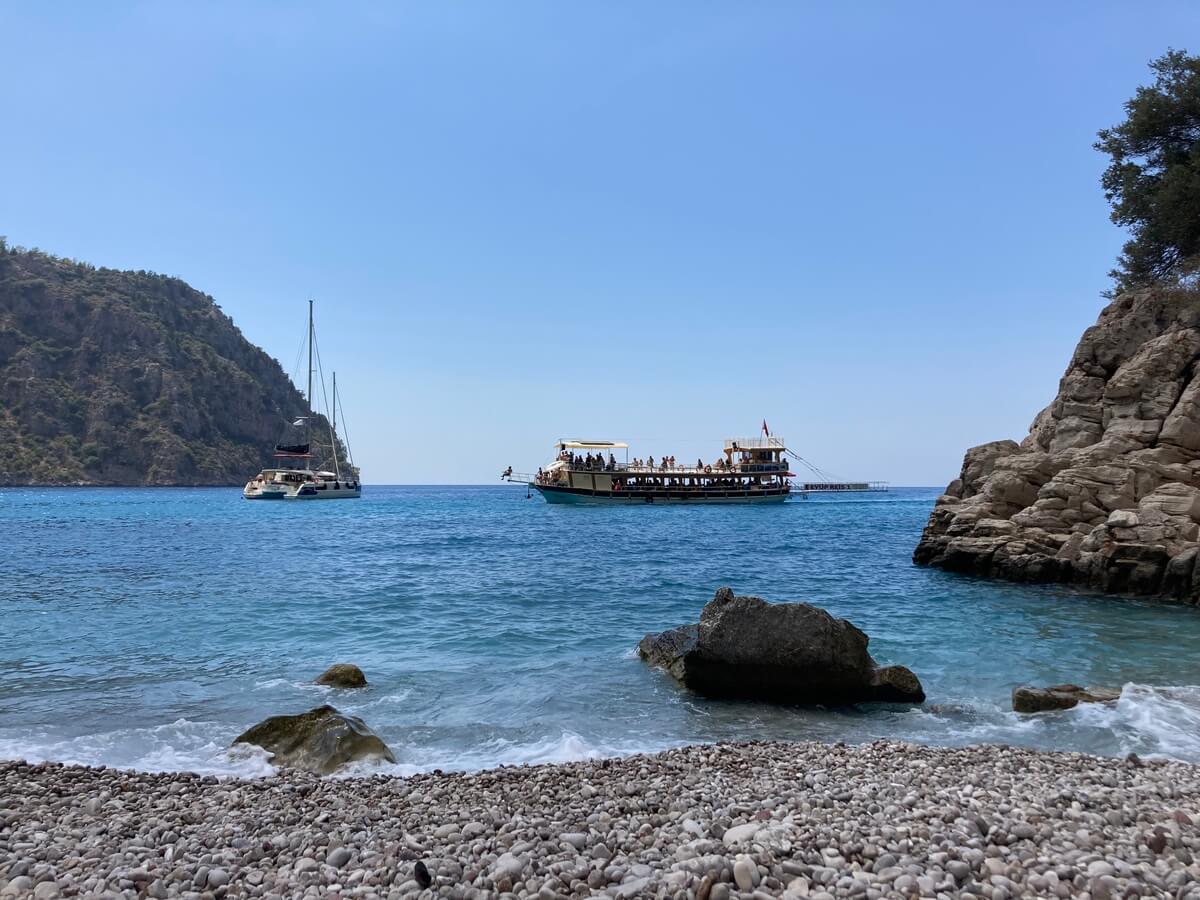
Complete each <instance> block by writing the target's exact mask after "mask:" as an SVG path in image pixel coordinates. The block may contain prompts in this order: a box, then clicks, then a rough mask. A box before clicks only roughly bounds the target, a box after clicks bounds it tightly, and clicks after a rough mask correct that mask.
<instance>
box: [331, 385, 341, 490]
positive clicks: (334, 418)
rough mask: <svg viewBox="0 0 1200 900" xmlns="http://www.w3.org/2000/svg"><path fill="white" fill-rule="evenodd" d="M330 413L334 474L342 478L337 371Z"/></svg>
mask: <svg viewBox="0 0 1200 900" xmlns="http://www.w3.org/2000/svg"><path fill="white" fill-rule="evenodd" d="M329 413H330V415H329V445H330V447H331V448H332V449H333V474H334V475H336V476H337V478H338V479H339V480H340V479H341V477H342V467H341V463H339V462H338V445H337V372H334V373H333V402H332V404H331V408H330V411H329Z"/></svg>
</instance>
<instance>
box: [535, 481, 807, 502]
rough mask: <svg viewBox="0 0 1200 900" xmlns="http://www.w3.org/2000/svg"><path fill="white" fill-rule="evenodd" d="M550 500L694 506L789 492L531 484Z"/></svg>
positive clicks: (777, 498) (779, 497) (777, 497)
mask: <svg viewBox="0 0 1200 900" xmlns="http://www.w3.org/2000/svg"><path fill="white" fill-rule="evenodd" d="M530 487H532V488H534V489H535V490H536V491H537V492H538V493H539V494H541V495H542V497H544V498H545V500H546V502H547V503H570V504H577V505H579V504H588V505H594V504H610V505H611V504H625V505H629V504H640V505H642V506H646V505H669V506H692V505H701V504H711V503H782V502H783V501H784V500H786V499H787V498H788V496H789V493H788V492H786V491H738V490H733V489H728V490H724V491H721V490H715V491H705V492H703V493H700V492H697V493H688V492H683V491H617V492H612V491H605V492H600V491H591V490H588V489H587V488H567V487H557V486H553V485H544V484H532V485H530Z"/></svg>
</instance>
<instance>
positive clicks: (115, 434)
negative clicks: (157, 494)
mask: <svg viewBox="0 0 1200 900" xmlns="http://www.w3.org/2000/svg"><path fill="white" fill-rule="evenodd" d="M306 412H307V404H306V403H305V401H304V397H303V395H302V394H301V393H300V391H299V390H298V389H297V388H296V386H295V385H294V384H293V383H292V381H291V380H290V379H289V378H288V377H287V375H286V374H285V373H284V371H283V368H282V366H280V364H279V362H278V361H277V360H275V359H274V358H273V357H271V356H270V355H269V354H267V353H266V352H265V351H264V350H262V349H261V348H259V347H257V346H255V345H254V344H253V343H251V342H250V341H249V340H247V338H246V337H245V336H244V335H243V334H242V332H241V330H240V329H239V328H238V327H237V326H236V325H235V324H234V323H233V320H232V319H231V318H230V317H229V316H228V315H226V314H225V313H224V312H223V311H222V310H221V309H220V307H219V306H218V305H217V303H216V301H215V300H214V299H213V298H212V297H211V296H209V295H208V294H205V293H203V292H201V291H198V290H196V289H195V288H193V287H192V286H191V285H189V284H187V283H186V282H184V281H183V280H182V279H179V278H175V277H172V276H166V275H159V274H157V273H154V272H148V271H144V270H143V271H128V270H119V269H109V268H103V267H96V266H93V265H91V264H89V263H86V262H79V261H76V260H71V259H66V258H63V257H58V256H53V255H51V254H48V253H44V252H42V251H40V250H26V249H23V248H17V247H10V246H9V245H8V244H7V243H6V242H5V241H3V240H2V239H0V446H3V447H4V448H6V449H5V452H4V453H3V454H0V485H7V486H17V485H30V486H53V485H108V486H170V485H179V486H183V485H191V486H204V485H240V484H242V483H244V482H245V481H246V480H247V479H248V478H249V477H252V476H253V475H254V474H256V473H257V472H258V470H259V469H260V468H262V467H263V466H265V465H268V464H269V463H270V460H271V452H272V448H273V446H274V443H275V440H276V438H277V437H278V431H279V428H280V427H281V426H282V425H283V423H284V422H286V421H288V420H289V419H291V418H294V417H296V416H301V415H305V414H306ZM317 426H318V427H321V428H324V427H327V426H326V424H325V420H324V419H323V418H322V417H318V421H317Z"/></svg>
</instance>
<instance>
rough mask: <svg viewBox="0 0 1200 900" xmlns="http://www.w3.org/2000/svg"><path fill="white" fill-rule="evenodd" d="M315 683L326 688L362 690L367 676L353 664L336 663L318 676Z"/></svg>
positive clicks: (365, 684)
mask: <svg viewBox="0 0 1200 900" xmlns="http://www.w3.org/2000/svg"><path fill="white" fill-rule="evenodd" d="M316 683H317V684H323V685H325V686H326V687H338V688H364V687H366V686H367V676H366V675H364V674H363V670H362V669H360V668H359V667H358V666H356V665H354V664H353V663H337V664H335V665H332V666H330V667H329V668H328V669H326V670H325V671H324V672H322V673H321V674H320V675H318V676H317V679H316Z"/></svg>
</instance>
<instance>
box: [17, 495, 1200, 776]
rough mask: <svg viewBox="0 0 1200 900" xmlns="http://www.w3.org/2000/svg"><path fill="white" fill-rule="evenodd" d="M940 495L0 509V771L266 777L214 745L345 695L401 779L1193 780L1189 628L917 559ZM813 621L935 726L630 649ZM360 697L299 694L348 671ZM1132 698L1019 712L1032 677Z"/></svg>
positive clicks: (193, 502) (105, 500) (1127, 604)
mask: <svg viewBox="0 0 1200 900" xmlns="http://www.w3.org/2000/svg"><path fill="white" fill-rule="evenodd" d="M935 495H936V491H933V490H927V489H899V490H895V491H893V492H892V493H890V494H887V495H882V496H877V497H875V496H862V497H860V498H850V497H842V498H825V499H814V500H810V501H807V502H798V501H794V500H793V501H789V502H788V503H786V504H783V505H780V506H775V507H771V506H755V507H748V506H747V507H740V506H709V507H703V506H701V507H691V508H672V507H667V506H652V507H644V506H632V507H627V508H612V509H609V508H603V507H572V506H551V505H547V504H546V503H544V502H543V501H542V500H541V499H539V498H537V497H536V495H535V498H534V499H526V497H525V491H524V489H523V488H518V487H511V486H503V487H392V488H387V487H370V488H367V489H366V490H365V492H364V498H363V499H362V500H361V501H348V502H343V503H249V502H246V501H244V500H242V499H241V495H240V492H239V491H238V490H236V489H233V490H226V489H221V490H215V489H200V490H189V489H169V490H164V489H157V490H154V489H151V490H128V489H120V490H118V489H113V490H107V489H74V490H72V489H63V490H40V489H39V490H35V489H19V490H3V491H0V561H2V562H3V582H2V583H3V589H2V590H0V622H2V623H3V628H2V631H3V634H4V640H3V641H2V642H0V758H27V759H51V760H61V761H73V762H84V763H104V764H109V765H117V766H127V767H135V768H139V769H150V770H163V769H191V770H196V771H202V772H216V773H235V772H237V773H246V774H249V773H255V772H265V771H268V770H269V767H268V766H267V765H266V764H265V763H264V762H263V761H262V759H261V757H260V756H254V755H249V756H248V755H243V754H240V753H239V754H235V755H232V756H231V755H230V754H228V753H227V752H226V749H225V748H226V747H227V746H228V744H229V743H230V741H231V739H232V738H233V737H235V736H236V735H237V734H238V733H239V732H240V731H242V730H243V729H244V728H246V727H248V726H249V725H251V724H253V723H254V722H257V721H258V720H260V719H262V718H264V717H266V716H268V715H274V714H278V713H287V712H298V711H301V710H304V709H307V708H310V707H312V706H316V705H318V704H320V703H324V702H331V703H333V704H334V705H336V706H337V707H339V708H340V709H342V710H343V711H347V712H351V713H354V714H356V715H360V716H362V717H363V718H364V719H366V721H367V722H368V724H370V725H371V726H372V727H373V728H375V729H376V730H377V731H378V732H379V733H380V734H381V735H382V736H383V737H384V739H385V740H386V741H387V742H388V743H389V744H390V745H391V746H392V748H393V749H394V750H395V751H396V755H397V757H398V758H399V760H400V762H399V765H398V766H397V767H396V771H398V772H404V773H407V772H413V771H417V770H422V769H430V768H446V769H457V768H479V767H484V766H490V765H497V764H502V763H519V762H536V761H556V760H566V759H577V758H583V757H590V756H599V755H611V754H620V753H628V752H633V751H641V750H655V749H662V748H665V747H670V746H674V745H678V744H683V743H690V742H697V741H715V740H722V739H743V738H783V739H788V738H796V739H805V738H806V739H822V740H845V741H852V742H853V741H866V740H871V739H874V738H879V737H892V738H907V739H911V740H914V741H920V742H928V743H938V744H965V743H975V742H980V741H1001V742H1008V743H1017V744H1025V745H1030V746H1035V747H1044V748H1067V749H1077V750H1086V751H1090V752H1094V753H1101V754H1123V753H1126V752H1128V751H1131V750H1134V751H1137V752H1138V753H1140V754H1162V755H1167V756H1172V757H1176V758H1180V759H1189V760H1200V649H1197V648H1200V611H1197V610H1194V609H1180V608H1173V607H1167V606H1158V605H1155V604H1151V603H1139V602H1131V601H1121V600H1113V599H1109V598H1098V597H1090V596H1088V595H1085V594H1080V593H1077V592H1074V591H1069V590H1065V589H1061V588H1053V587H1051V588H1044V587H1026V586H1017V585H1005V584H992V583H988V582H984V581H976V580H972V579H967V578H963V577H958V576H953V575H948V574H945V573H941V572H937V571H931V570H928V569H921V568H917V567H915V566H913V565H912V563H911V562H910V554H911V552H912V549H913V546H914V545H915V544H916V542H917V539H918V537H919V535H920V532H921V528H922V526H923V524H924V522H925V519H926V517H927V515H928V514H929V510H930V508H931V507H932V504H933V499H934V496H935ZM721 585H730V586H731V587H733V588H734V589H735V590H736V591H738V592H739V593H753V594H758V595H760V596H763V597H766V598H768V599H771V600H807V601H811V602H813V603H816V604H818V605H821V606H824V607H826V608H828V609H829V610H831V611H832V612H833V613H835V614H836V615H838V616H844V617H846V618H848V619H850V620H851V621H852V622H854V623H855V624H856V625H858V626H859V627H860V628H862V629H863V630H865V631H866V632H867V633H868V634H869V635H870V636H871V649H872V652H873V653H874V655H875V656H876V658H877V659H879V660H880V661H881V662H889V663H903V664H904V665H907V666H909V667H911V668H912V669H913V670H915V671H916V672H917V673H918V675H919V676H920V677H921V680H922V681H923V682H924V684H925V688H926V692H927V693H928V695H929V701H928V703H927V704H926V705H925V707H924V708H895V707H882V706H877V707H863V708H858V709H853V710H838V711H827V710H804V709H781V708H774V707H769V706H763V705H757V704H741V705H738V704H731V703H723V702H712V701H706V700H703V699H700V698H697V697H694V696H690V695H688V694H686V693H684V692H682V691H681V690H680V689H679V688H677V687H676V685H675V684H673V683H672V682H671V681H670V680H669V679H668V678H667V677H666V676H665V675H663V674H662V673H661V672H657V671H652V670H650V669H648V668H647V667H646V666H645V665H644V664H643V663H641V662H640V661H639V660H638V659H637V658H636V656H635V654H634V647H635V645H636V643H637V641H638V639H639V638H641V637H642V635H643V634H645V633H646V632H648V631H658V630H661V629H664V628H669V627H672V626H675V625H679V624H682V623H685V622H690V621H695V620H696V618H697V616H698V615H699V612H700V608H701V607H702V606H703V604H704V603H705V602H706V601H707V600H709V599H710V598H711V597H712V594H713V592H714V591H715V590H716V588H718V587H720V586H721ZM341 661H346V662H354V663H357V664H358V665H360V666H361V667H362V668H363V669H364V670H365V672H366V673H367V677H368V679H369V680H370V682H371V686H370V687H369V688H368V689H366V690H364V691H358V692H338V691H333V690H329V689H325V688H319V687H316V686H314V685H311V684H309V683H308V681H309V680H311V679H312V678H313V677H315V676H316V675H317V674H319V673H320V672H321V671H322V670H323V669H324V668H325V667H326V666H327V665H329V664H331V663H334V662H341ZM1026 681H1029V682H1035V683H1052V682H1058V681H1075V682H1078V683H1081V684H1086V685H1112V686H1116V685H1124V686H1125V694H1124V696H1123V698H1122V699H1121V701H1120V702H1119V703H1117V704H1116V705H1115V706H1109V707H1101V706H1090V707H1082V708H1078V709H1076V710H1072V711H1069V712H1064V713H1054V714H1048V715H1043V716H1036V717H1029V718H1023V717H1018V716H1017V715H1015V714H1014V713H1012V712H1010V711H1008V706H1009V694H1010V692H1011V690H1012V688H1013V687H1014V686H1015V685H1017V684H1019V683H1022V682H1026Z"/></svg>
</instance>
